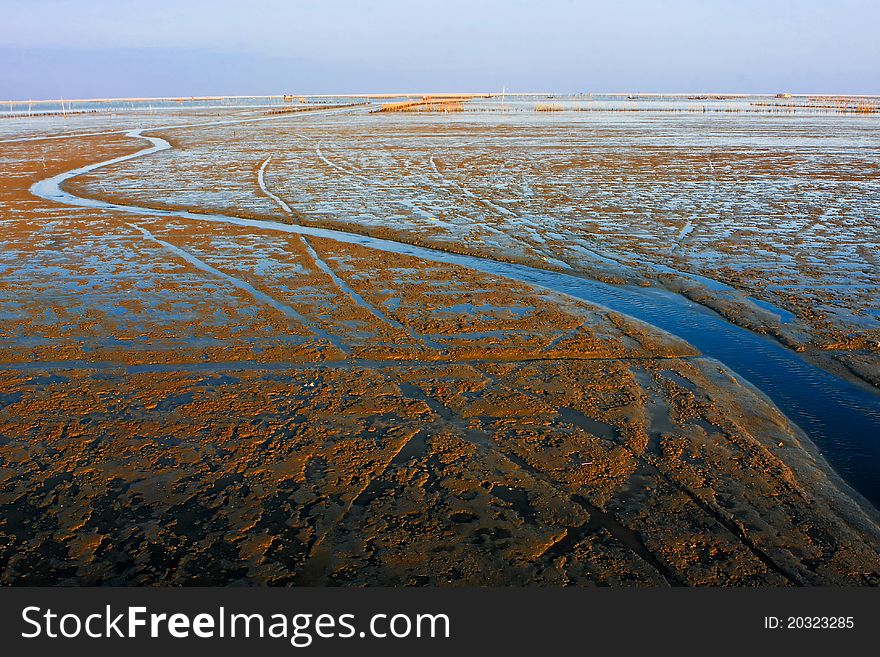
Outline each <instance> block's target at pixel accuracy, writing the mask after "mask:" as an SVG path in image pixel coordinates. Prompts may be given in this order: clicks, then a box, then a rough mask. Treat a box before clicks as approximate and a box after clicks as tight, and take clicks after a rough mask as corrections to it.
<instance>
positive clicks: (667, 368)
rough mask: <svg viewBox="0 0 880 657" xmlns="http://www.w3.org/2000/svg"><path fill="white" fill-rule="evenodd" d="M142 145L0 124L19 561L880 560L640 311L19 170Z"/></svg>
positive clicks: (868, 536)
mask: <svg viewBox="0 0 880 657" xmlns="http://www.w3.org/2000/svg"><path fill="white" fill-rule="evenodd" d="M140 147H141V144H140V143H139V142H135V141H133V140H131V139H126V138H122V137H115V136H109V137H108V136H104V137H98V138H95V137H92V138H85V137H84V138H81V139H72V140H67V141H57V142H54V143H45V142H44V143H40V142H35V143H23V144H14V145H6V146H5V147H4V152H3V166H4V175H3V179H2V183H0V211H2V219H3V221H2V222H0V245H2V248H3V260H2V261H0V264H2V265H3V271H2V282H0V313H2V317H3V321H2V329H0V361H2V362H3V363H4V365H3V366H0V565H2V581H3V582H4V583H6V584H159V585H174V584H232V583H248V584H276V585H277V584H318V585H327V584H330V585H425V584H431V585H475V584H477V585H524V584H530V585H550V586H561V585H579V586H580V585H582V586H590V585H597V586H604V585H615V586H619V585H642V586H666V585H669V586H678V585H750V586H751V585H817V584H822V585H866V584H867V585H871V584H877V583H878V577H880V531H878V527H877V524H876V522H875V521H874V520H873V518H872V516H871V515H869V514H868V513H866V511H864V510H863V509H861V508H860V507H859V506H858V505H857V504H856V503H855V502H854V501H853V500H852V499H851V498H850V497H848V496H847V495H846V494H845V493H844V492H843V491H842V490H841V489H840V488H839V487H838V486H837V482H836V479H835V477H834V475H833V474H831V473H830V471H829V469H828V467H827V465H826V464H825V463H824V461H822V460H821V457H819V456H818V455H817V454H816V453H815V451H814V450H813V449H812V448H811V446H810V445H809V443H808V441H807V439H806V438H805V437H804V436H803V434H802V433H801V432H800V431H799V430H798V429H797V427H794V426H793V425H792V424H791V423H790V422H789V421H788V420H787V419H786V418H785V417H784V416H783V415H782V414H781V413H779V411H778V410H777V409H775V407H773V406H772V405H771V404H770V403H769V402H768V401H767V400H766V399H765V398H764V397H763V396H761V395H760V394H758V393H757V392H756V391H754V390H753V389H752V388H751V387H750V386H748V385H747V384H745V383H744V382H742V381H741V380H739V379H738V378H736V377H735V376H733V375H732V374H730V373H729V372H728V371H726V370H725V369H724V367H723V366H721V365H720V364H719V363H717V362H715V361H712V360H709V359H706V358H703V357H701V356H700V355H699V354H698V353H697V352H696V351H695V350H694V349H693V348H692V347H690V346H689V345H687V344H685V343H683V342H681V341H679V340H677V339H674V338H672V337H670V336H668V335H666V334H663V333H660V332H659V331H656V330H654V329H652V328H651V327H648V326H645V325H643V324H640V323H638V322H635V321H632V320H629V319H627V318H624V317H622V316H620V315H617V314H615V313H611V312H608V311H605V310H603V309H600V308H596V307H593V306H589V305H587V304H577V303H575V302H573V301H571V300H570V299H568V298H565V297H562V296H561V295H556V294H552V293H548V292H542V291H537V290H535V289H532V288H530V287H528V286H525V285H521V284H517V283H513V282H510V281H507V280H504V279H498V278H495V277H491V276H488V275H485V274H480V273H476V272H473V271H470V270H467V269H464V268H460V267H457V266H453V265H441V264H435V263H427V262H424V261H421V260H418V259H416V258H412V257H408V256H404V255H392V254H385V253H379V252H376V251H372V250H369V249H367V248H365V247H362V246H359V245H354V244H342V243H339V242H335V241H332V240H327V239H317V238H309V239H308V243H305V242H304V241H302V240H301V239H300V238H299V236H297V235H287V234H280V233H277V232H270V231H260V230H255V229H253V228H243V227H236V226H233V225H222V224H210V223H207V222H198V221H195V220H188V219H180V218H161V219H157V218H156V217H148V216H144V217H139V216H137V215H131V214H121V213H116V212H112V211H100V210H92V209H84V208H71V207H67V206H61V205H56V204H53V203H50V202H46V201H42V200H40V199H37V198H34V197H33V196H31V195H30V194H29V193H28V191H27V190H28V188H29V186H30V185H31V184H32V183H33V182H34V181H36V180H40V179H43V178H46V177H47V176H50V175H53V174H55V173H58V172H61V171H65V170H69V169H72V168H74V167H76V166H81V165H82V164H85V163H88V162H94V161H99V160H105V159H108V158H110V157H114V156H117V155H120V154H123V153H127V152H133V151H135V150H137V149H139V148H140ZM256 164H258V161H257V162H256ZM254 165H255V163H254V162H252V161H250V160H248V161H245V162H241V163H236V164H233V165H231V166H232V168H233V169H234V170H235V171H236V172H237V171H238V170H239V167H240V170H241V171H247V172H248V173H249V175H251V176H253V175H254ZM236 175H237V174H236ZM76 184H78V183H74V185H72V186H76ZM218 184H219V183H218ZM307 245H308V246H310V247H311V249H312V251H313V252H312V251H310V250H309V248H307ZM318 259H320V261H322V262H323V263H324V264H325V265H326V266H327V267H329V268H330V269H332V272H333V274H334V275H332V276H331V275H329V274H328V273H327V272H326V271H324V270H323V269H322V268H321V267H320V266H319V265H318V262H317V260H318ZM352 292H354V294H352Z"/></svg>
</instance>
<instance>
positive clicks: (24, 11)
mask: <svg viewBox="0 0 880 657" xmlns="http://www.w3.org/2000/svg"><path fill="white" fill-rule="evenodd" d="M878 26H880V0H834V1H833V2H832V1H831V0H799V1H797V0H630V1H626V0H621V1H618V2H615V1H614V0H603V1H592V0H530V1H525V0H433V1H431V2H425V1H423V0H364V1H361V2H357V1H355V0H246V1H238V2H235V1H232V0H192V1H186V0H151V1H150V2H128V1H126V0H0V99H2V98H7V99H28V98H58V97H59V96H64V97H67V98H82V97H92V96H157V95H203V94H278V93H334V92H367V91H442V90H448V91H495V90H500V89H501V87H502V86H507V88H508V89H513V90H521V91H526V90H528V91H545V90H546V91H562V92H565V91H682V92H689V91H716V92H725V91H729V92H741V91H756V92H776V91H783V90H784V91H792V92H815V93H822V92H827V93H874V94H878V93H880V38H878Z"/></svg>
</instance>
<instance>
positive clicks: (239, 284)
mask: <svg viewBox="0 0 880 657" xmlns="http://www.w3.org/2000/svg"><path fill="white" fill-rule="evenodd" d="M127 225H128V226H130V227H131V228H134V229H135V230H138V231H140V232H141V233H142V234H143V236H144V237H146V238H147V239H148V240H150V241H151V242H155V243H156V244H159V245H160V246H162V247H164V248H166V249H168V250H169V251H171V252H172V253H173V254H174V255H176V256H178V257H179V258H182V259H183V260H186V261H187V262H188V263H189V264H191V265H192V266H194V267H195V268H196V269H200V270H201V271H204V272H206V273H209V274H211V275H213V276H216V277H217V278H221V279H223V280H225V281H226V282H227V283H229V284H230V285H232V286H233V287H235V288H238V289H239V290H242V291H244V292H247V293H248V294H249V295H251V296H252V297H253V298H254V299H256V300H258V301H261V302H263V303H264V304H266V305H267V306H270V307H272V308H274V309H275V310H277V311H278V312H280V313H282V314H284V315H286V316H287V317H289V318H290V319H293V320H296V321H297V322H299V323H300V324H302V325H303V326H305V327H306V328H307V329H308V330H309V331H311V332H312V333H314V334H315V335H316V336H318V337H319V338H323V339H325V340H328V341H329V342H330V343H332V344H333V346H334V347H336V348H337V349H339V350H340V351H342V352H343V353H345V354H348V353H350V352H351V350H350V349H349V348H348V347H347V346H346V345H345V344H343V342H342V341H341V340H340V339H339V338H337V337H336V336H335V335H331V334H330V333H328V332H327V331H325V330H323V329H322V328H320V327H318V326H315V324H314V323H313V322H312V321H310V320H309V319H308V318H307V317H305V316H303V315H301V314H300V313H298V312H297V311H296V310H294V309H293V308H291V307H290V306H288V305H286V304H283V303H281V302H280V301H278V300H277V299H275V298H274V297H272V296H270V295H268V294H266V293H265V292H261V291H260V290H258V289H256V288H255V287H254V286H253V285H251V284H250V283H248V282H247V281H243V280H241V279H240V278H235V277H234V276H230V275H229V274H227V273H226V272H222V271H220V270H219V269H216V268H215V267H212V266H211V265H209V264H208V263H207V262H205V261H203V260H200V259H199V258H197V257H196V256H194V255H193V254H191V253H189V252H188V251H184V250H183V249H181V248H180V247H177V246H175V245H174V244H171V243H170V242H166V241H165V240H161V239H159V238H158V237H156V236H155V235H153V233H151V232H150V231H149V230H147V229H146V228H144V227H143V226H138V225H136V224H127Z"/></svg>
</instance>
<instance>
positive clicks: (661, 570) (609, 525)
mask: <svg viewBox="0 0 880 657" xmlns="http://www.w3.org/2000/svg"><path fill="white" fill-rule="evenodd" d="M398 386H399V387H400V390H401V392H403V393H404V394H405V395H407V396H408V397H410V398H412V399H418V400H419V401H422V402H424V403H425V404H427V405H428V407H429V408H430V409H431V410H432V411H433V412H434V413H436V414H437V415H438V416H439V417H440V419H441V420H443V421H445V422H448V423H449V424H451V425H453V426H454V427H456V428H457V429H459V430H460V431H461V432H462V436H463V437H464V438H466V439H467V440H469V441H470V442H471V443H473V444H474V445H475V446H476V447H477V448H479V449H484V450H487V451H489V452H492V453H493V454H495V455H497V456H499V457H501V458H503V459H505V460H506V461H508V462H509V463H511V464H513V465H515V466H517V467H518V468H519V469H520V470H522V471H523V472H525V473H527V474H528V475H529V476H530V477H533V478H534V479H536V480H538V481H540V482H542V483H543V484H544V485H546V486H549V487H550V488H552V489H553V490H555V491H556V492H557V493H559V494H560V495H562V496H564V497H566V498H568V499H569V500H570V501H571V502H572V503H573V504H575V505H577V506H579V507H580V508H582V509H583V510H584V511H586V512H587V514H588V515H589V518H588V520H587V521H586V522H585V523H584V524H582V525H580V526H579V527H576V528H567V529H566V535H565V536H566V537H570V539H569V541H566V539H565V537H564V538H563V539H561V541H558V542H557V543H554V544H553V546H551V547H550V548H548V550H545V552H544V553H542V554H541V555H539V558H540V557H543V556H544V555H545V554H547V552H548V551H550V550H553V547H554V546H558V548H557V549H558V550H560V551H561V550H563V549H565V548H566V546H568V547H569V548H570V547H572V546H573V545H574V544H575V543H577V542H578V541H580V540H582V539H583V538H585V537H586V536H588V535H590V534H591V533H595V531H596V530H597V529H600V528H601V529H605V531H607V532H608V533H609V534H610V535H611V536H613V537H614V538H615V539H616V540H617V541H618V542H619V543H620V544H621V545H623V546H624V547H625V548H626V549H627V550H629V551H630V552H632V553H633V554H635V555H636V556H638V557H639V558H640V559H642V560H643V561H645V563H647V564H649V565H650V566H651V567H652V568H654V570H656V571H657V573H658V574H659V575H660V576H661V577H662V578H663V579H664V580H665V581H666V582H667V583H668V584H669V585H670V586H685V585H686V584H685V582H684V580H683V579H682V578H681V576H680V575H679V574H678V573H676V572H675V570H674V569H673V568H672V567H670V566H668V565H666V564H664V563H663V562H662V561H661V560H660V558H659V557H657V555H655V554H653V553H652V552H651V551H650V550H648V548H647V547H646V546H645V544H644V541H642V539H641V538H640V537H639V535H638V534H637V533H636V532H634V531H633V530H631V529H630V528H629V527H627V526H625V525H624V524H622V523H621V522H620V521H618V520H617V519H616V518H615V517H614V516H613V515H612V514H611V513H608V512H605V511H602V510H601V509H599V508H598V507H597V506H595V505H593V504H591V503H590V502H589V501H588V500H586V499H585V498H584V497H583V496H581V495H578V494H576V493H571V492H569V491H568V490H567V489H566V486H565V485H564V484H562V483H561V482H559V481H557V480H556V479H554V478H552V477H550V476H549V475H547V474H545V473H543V472H541V471H540V470H538V469H537V468H535V467H534V466H532V465H530V464H529V463H528V462H526V461H525V460H523V459H522V458H520V457H519V456H517V455H516V454H513V453H510V452H508V451H506V450H503V449H501V448H500V447H499V445H498V443H497V442H496V441H495V440H493V437H492V435H491V434H490V433H488V432H487V431H483V430H482V429H474V428H472V427H469V426H467V421H466V420H465V419H464V418H462V417H460V416H459V415H458V414H456V413H455V411H453V410H452V409H450V408H449V407H448V406H446V404H444V403H443V402H442V401H440V400H438V399H436V398H434V397H432V396H430V395H428V394H426V393H425V392H423V391H422V390H421V389H420V388H418V387H417V386H415V385H412V384H407V383H400V382H398ZM560 543H562V544H561V545H560ZM553 555H555V552H553Z"/></svg>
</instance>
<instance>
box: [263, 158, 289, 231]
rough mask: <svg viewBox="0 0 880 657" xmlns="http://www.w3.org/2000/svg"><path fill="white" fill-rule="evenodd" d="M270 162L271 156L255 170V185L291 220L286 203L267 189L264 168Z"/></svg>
mask: <svg viewBox="0 0 880 657" xmlns="http://www.w3.org/2000/svg"><path fill="white" fill-rule="evenodd" d="M271 160H272V156H271V155H270V156H269V157H267V158H266V159H265V161H264V162H263V163H262V164H261V165H260V168H259V169H258V170H257V183H258V184H259V185H260V189H261V190H263V193H264V194H265V195H266V196H268V197H269V198H270V199H272V200H273V201H275V203H277V204H278V207H280V208H281V209H282V210H284V211H285V212H286V213H287V215H288V216H289V217H291V218H294V212H293V210H292V209H291V207H290V206H289V205H287V203H285V202H284V199H282V198H279V197H278V196H276V195H275V194H273V193H272V192H271V191H270V190H269V188H268V187H267V186H266V178H265V173H266V167H267V166H269V162H270V161H271Z"/></svg>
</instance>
